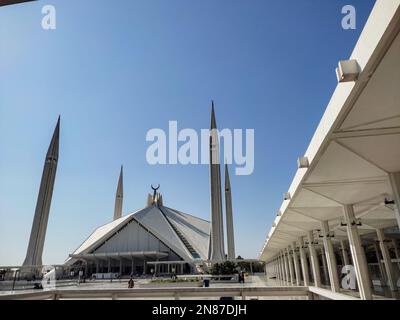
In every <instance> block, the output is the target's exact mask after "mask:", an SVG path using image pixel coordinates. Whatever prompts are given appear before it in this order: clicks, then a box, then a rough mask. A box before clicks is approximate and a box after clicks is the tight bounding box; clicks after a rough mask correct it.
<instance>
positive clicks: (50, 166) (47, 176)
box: [23, 116, 60, 266]
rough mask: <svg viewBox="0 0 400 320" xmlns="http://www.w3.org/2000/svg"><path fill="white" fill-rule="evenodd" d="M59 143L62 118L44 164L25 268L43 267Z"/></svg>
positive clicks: (58, 121) (54, 133) (58, 122)
mask: <svg viewBox="0 0 400 320" xmlns="http://www.w3.org/2000/svg"><path fill="white" fill-rule="evenodd" d="M59 141H60V116H59V117H58V120H57V125H56V128H55V129H54V132H53V136H52V138H51V142H50V145H49V148H48V150H47V154H46V159H45V162H44V168H43V173H42V180H41V182H40V189H39V195H38V198H37V202H36V209H35V216H34V218H33V224H32V230H31V235H30V238H29V244H28V250H27V253H26V257H25V261H24V263H23V265H24V266H38V265H42V255H43V247H44V242H45V238H46V230H47V222H48V219H49V212H50V206H51V198H52V196H53V189H54V181H55V178H56V171H57V163H58V151H59Z"/></svg>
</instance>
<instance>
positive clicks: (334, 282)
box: [321, 221, 340, 292]
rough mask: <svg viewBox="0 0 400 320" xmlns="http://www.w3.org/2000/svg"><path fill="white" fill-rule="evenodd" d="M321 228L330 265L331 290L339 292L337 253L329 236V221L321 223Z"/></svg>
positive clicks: (327, 260)
mask: <svg viewBox="0 0 400 320" xmlns="http://www.w3.org/2000/svg"><path fill="white" fill-rule="evenodd" d="M321 227H322V235H323V241H324V248H325V256H326V262H327V264H328V272H329V281H330V283H331V290H332V292H339V291H340V285H339V275H338V272H337V263H336V257H335V252H334V251H333V245H332V240H331V237H330V234H329V224H328V221H323V222H322V223H321Z"/></svg>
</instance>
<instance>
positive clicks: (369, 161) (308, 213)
mask: <svg viewBox="0 0 400 320" xmlns="http://www.w3.org/2000/svg"><path fill="white" fill-rule="evenodd" d="M399 31H400V0H381V1H377V2H376V4H375V7H374V8H373V10H372V12H371V15H370V17H369V19H368V21H367V23H366V26H365V28H364V30H363V31H362V34H361V36H360V38H359V40H358V42H357V44H356V46H355V48H354V51H353V53H352V55H351V57H350V58H349V60H347V61H341V62H340V63H339V68H338V70H337V73H338V80H339V83H338V85H337V87H336V89H335V91H334V93H333V95H332V98H331V100H330V102H329V104H328V106H327V108H326V111H325V114H324V115H323V117H322V119H321V122H320V124H319V126H318V128H317V130H316V132H315V134H314V136H313V138H312V140H311V142H310V145H309V147H308V149H307V150H306V152H305V155H304V157H301V158H299V160H298V164H299V167H298V170H297V173H296V175H295V177H294V179H293V182H292V184H291V185H290V187H289V190H288V192H286V193H285V195H284V201H283V203H282V205H281V208H280V209H279V212H278V214H277V216H276V219H275V221H274V222H273V223H272V228H271V230H270V231H269V233H268V236H267V239H266V241H265V244H264V246H263V248H262V251H261V252H260V256H259V258H260V259H262V260H264V261H266V262H267V266H266V272H267V275H268V276H269V277H270V278H275V277H276V278H277V279H278V280H279V281H282V283H283V284H284V285H306V286H309V285H312V286H316V287H327V288H329V289H330V290H332V291H333V292H335V293H337V292H344V293H351V294H357V292H358V295H359V296H360V297H361V298H362V299H372V298H373V295H374V294H383V293H384V291H385V292H386V295H389V296H394V297H397V298H398V294H397V292H398V289H399V278H400V272H399V263H400V260H399V249H398V246H399V239H400V234H399V225H400V216H399V212H400V35H399ZM340 58H343V57H338V59H340ZM332 71H333V70H332ZM305 80H306V79H305ZM343 265H352V266H353V267H354V271H355V278H356V283H357V288H356V289H355V290H351V288H350V289H349V290H345V289H344V288H343V284H342V283H341V280H342V278H343V276H344V275H343V274H342V273H341V272H342V266H343ZM345 287H346V286H345Z"/></svg>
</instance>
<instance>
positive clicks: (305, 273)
mask: <svg viewBox="0 0 400 320" xmlns="http://www.w3.org/2000/svg"><path fill="white" fill-rule="evenodd" d="M299 243H300V247H299V250H300V261H301V271H302V273H303V281H304V286H305V287H308V286H309V285H310V277H309V275H308V263H307V257H306V253H305V252H304V238H303V237H300V239H299Z"/></svg>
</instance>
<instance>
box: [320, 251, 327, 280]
mask: <svg viewBox="0 0 400 320" xmlns="http://www.w3.org/2000/svg"><path fill="white" fill-rule="evenodd" d="M321 261H322V272H323V276H324V281H325V283H327V284H328V283H329V275H328V267H327V265H326V257H325V250H324V247H321Z"/></svg>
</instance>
